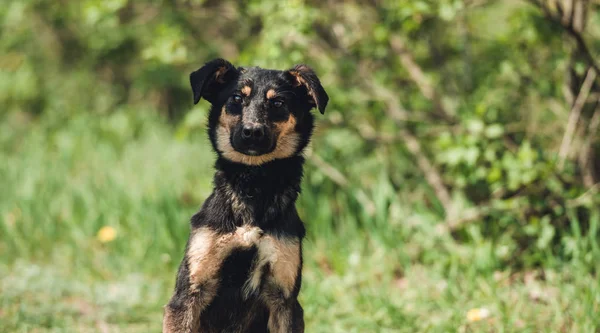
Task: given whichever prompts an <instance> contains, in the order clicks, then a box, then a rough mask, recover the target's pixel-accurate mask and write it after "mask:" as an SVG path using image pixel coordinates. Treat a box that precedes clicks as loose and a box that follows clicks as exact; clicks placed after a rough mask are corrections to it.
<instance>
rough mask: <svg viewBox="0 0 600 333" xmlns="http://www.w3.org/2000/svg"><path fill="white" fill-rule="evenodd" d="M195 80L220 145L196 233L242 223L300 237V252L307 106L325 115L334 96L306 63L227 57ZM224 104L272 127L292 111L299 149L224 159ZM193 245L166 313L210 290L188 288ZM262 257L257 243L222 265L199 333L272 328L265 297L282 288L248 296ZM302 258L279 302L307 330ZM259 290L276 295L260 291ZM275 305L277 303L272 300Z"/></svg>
mask: <svg viewBox="0 0 600 333" xmlns="http://www.w3.org/2000/svg"><path fill="white" fill-rule="evenodd" d="M298 77H300V79H298ZM248 82H251V83H252V94H250V96H248V97H247V98H246V101H245V102H244V104H243V105H237V104H235V103H233V102H232V95H233V94H235V93H236V92H237V91H239V90H240V89H241V88H242V87H243V86H244V85H246V84H247V83H248ZM190 83H191V86H192V90H193V94H194V103H198V101H199V100H200V98H205V99H206V100H207V101H209V102H210V103H211V104H212V107H211V109H210V113H209V120H208V134H209V137H210V140H211V143H212V146H213V148H214V150H215V151H216V152H217V153H218V157H217V161H216V163H215V169H216V173H215V177H214V191H213V193H212V194H211V195H210V196H209V197H208V198H207V199H206V201H205V202H204V204H203V205H202V208H201V209H200V211H199V212H198V213H196V214H195V215H194V216H193V217H192V219H191V228H192V232H193V231H194V230H199V229H200V228H208V229H210V230H213V231H214V232H215V233H216V234H217V235H226V234H231V233H234V232H235V231H236V229H237V228H238V227H240V226H242V225H244V224H245V225H248V224H249V225H252V226H256V227H259V228H260V229H262V231H263V232H264V234H265V235H271V236H274V237H278V238H280V239H297V240H299V241H300V253H301V250H302V247H301V240H302V239H303V238H304V235H305V229H304V224H303V222H302V221H301V219H300V218H299V216H298V213H297V211H296V207H295V202H296V199H297V197H298V195H299V193H300V182H301V180H302V173H303V164H304V158H303V157H302V151H303V149H304V148H305V147H306V145H307V144H308V142H309V140H310V136H311V134H312V131H313V126H314V119H313V116H312V114H311V113H310V112H309V111H310V109H312V108H313V107H317V108H318V109H319V111H321V112H322V113H323V112H324V110H325V107H326V105H327V102H328V97H327V94H326V93H325V90H324V89H323V87H322V86H321V83H320V82H319V79H318V78H317V76H316V74H315V73H314V72H312V70H310V69H309V68H308V67H306V66H304V65H298V66H296V67H294V68H292V69H290V70H288V71H276V70H265V69H261V68H257V67H254V68H237V69H236V68H235V67H234V66H233V65H231V64H230V63H229V62H227V61H225V60H223V59H216V60H213V61H211V62H208V63H207V64H205V65H204V66H203V67H202V68H200V69H199V70H197V71H195V72H193V73H192V74H191V75H190ZM269 89H275V90H277V91H278V93H279V95H278V96H280V97H281V98H282V99H283V100H284V101H285V105H284V106H283V107H280V108H279V109H277V110H275V109H274V107H272V106H270V104H268V101H266V100H265V97H264V94H265V93H266V91H268V90H269ZM265 101H266V102H265ZM232 103H233V104H232ZM224 107H225V109H226V111H225V112H228V113H231V114H234V115H235V114H236V112H237V110H238V109H239V110H240V112H241V110H250V109H252V110H253V111H252V112H255V114H256V115H257V116H256V117H258V118H257V119H260V121H261V122H264V123H265V124H267V125H269V126H275V125H276V124H277V123H278V122H281V121H284V120H285V119H288V117H289V116H293V117H294V118H295V120H296V123H295V127H294V133H296V134H298V136H299V138H298V144H297V146H296V147H295V150H294V151H293V153H292V154H291V155H290V156H286V157H285V158H278V159H274V160H271V161H266V162H264V163H261V164H260V165H248V164H243V163H239V162H236V161H232V160H230V159H228V158H226V157H225V156H223V153H222V152H221V151H220V150H219V147H218V138H217V128H218V127H219V119H220V117H221V116H222V115H221V112H223V111H222V110H223V108H224ZM243 112H246V111H243ZM248 112H250V111H248ZM240 119H241V117H240ZM236 126H237V125H236ZM273 128H275V127H273ZM232 133H234V134H232V137H233V136H234V135H236V134H235V133H236V132H234V131H232ZM231 140H232V141H233V140H234V139H233V138H232V139H231ZM235 200H237V202H238V205H237V206H234V205H233V204H232V202H234V201H235ZM240 203H241V205H240ZM240 207H243V208H242V209H240ZM189 246H190V241H188V245H187V246H186V256H185V257H184V259H183V261H182V263H181V265H180V268H179V272H178V276H177V281H176V287H175V293H174V295H173V297H172V299H171V301H170V302H169V304H168V305H167V306H166V311H167V312H171V314H172V315H173V316H179V315H180V314H182V313H184V312H185V309H186V304H188V303H189V302H190V301H191V300H193V299H194V297H202V293H203V292H204V290H202V286H200V288H199V291H193V290H191V288H190V268H189V262H188V261H189V260H188V259H189V258H188V250H189ZM256 256H257V248H256V247H255V246H253V247H250V248H247V249H236V250H234V251H233V252H232V253H231V254H230V255H229V256H228V257H227V258H226V260H224V261H223V264H222V267H221V269H220V270H219V286H218V290H217V293H216V296H215V297H214V299H212V300H211V301H210V304H209V305H208V306H207V307H206V308H205V309H203V310H202V311H201V313H200V315H199V317H200V318H199V323H200V324H199V331H201V332H268V329H267V325H268V320H269V314H270V311H269V307H268V306H267V304H266V303H265V302H269V301H267V300H268V299H273V297H275V299H277V297H278V295H279V294H278V293H280V292H281V291H279V290H277V289H276V288H275V289H273V286H267V285H265V282H264V281H262V282H261V288H260V291H259V294H252V295H251V296H250V297H249V298H248V299H244V297H243V296H242V288H243V285H244V283H245V282H246V281H247V280H248V278H249V274H250V273H251V269H252V267H253V266H252V263H253V260H256ZM299 263H300V264H299V265H298V267H297V270H298V273H297V278H296V280H295V283H294V287H293V291H292V293H291V297H289V298H285V299H284V298H282V299H281V305H280V306H282V307H284V308H288V307H289V308H290V309H292V310H291V311H292V313H293V315H292V317H291V320H292V322H291V324H290V325H291V326H290V327H289V328H288V329H289V331H290V332H303V331H304V321H303V314H302V313H303V311H302V307H301V306H300V304H299V303H298V301H297V296H298V293H299V291H300V286H301V270H302V260H301V256H300V262H299ZM269 269H271V267H269V266H268V265H267V266H265V267H263V270H264V272H263V277H264V276H267V274H269ZM260 293H270V294H268V295H269V296H265V295H263V296H261V295H260ZM270 306H271V308H273V306H274V305H272V304H271V305H270ZM278 306H279V305H278ZM165 318H166V317H165Z"/></svg>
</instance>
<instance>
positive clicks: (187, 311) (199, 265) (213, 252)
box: [163, 226, 263, 333]
mask: <svg viewBox="0 0 600 333" xmlns="http://www.w3.org/2000/svg"><path fill="white" fill-rule="evenodd" d="M262 234H263V232H262V230H261V229H260V228H258V227H251V226H241V227H238V228H237V229H236V231H235V232H234V233H229V234H224V235H217V234H216V233H215V232H214V231H212V230H210V229H208V228H199V229H196V230H194V231H193V233H192V235H191V237H190V244H189V247H188V250H187V254H186V257H187V260H188V267H189V270H190V276H189V279H190V295H188V296H189V298H188V300H187V302H186V303H185V304H184V309H183V310H182V311H178V312H173V311H171V309H170V308H169V307H168V306H167V307H165V313H164V317H163V332H169V333H175V332H177V333H180V332H189V333H192V332H193V333H195V332H197V331H198V325H199V318H200V314H201V313H202V311H203V310H204V309H205V308H206V307H207V306H208V305H209V304H210V302H212V300H213V299H214V298H215V296H216V292H217V289H218V287H219V283H220V280H219V276H218V274H219V270H220V268H221V265H222V264H223V262H224V261H225V259H226V258H227V257H228V256H229V255H230V254H231V252H232V251H233V250H234V249H236V248H248V247H251V246H253V245H255V244H257V243H258V241H259V239H260V238H261V237H262Z"/></svg>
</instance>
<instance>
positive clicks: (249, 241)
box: [236, 226, 264, 246]
mask: <svg viewBox="0 0 600 333" xmlns="http://www.w3.org/2000/svg"><path fill="white" fill-rule="evenodd" d="M236 233H237V234H238V235H239V237H240V241H241V243H242V245H244V246H252V245H255V244H257V243H258V240H259V239H260V238H261V237H262V235H263V233H264V232H263V231H262V229H261V228H259V227H247V226H242V227H239V228H237V230H236Z"/></svg>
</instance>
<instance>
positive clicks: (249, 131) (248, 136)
mask: <svg viewBox="0 0 600 333" xmlns="http://www.w3.org/2000/svg"><path fill="white" fill-rule="evenodd" d="M264 136H265V125H259V124H252V125H244V128H242V138H243V139H244V140H247V141H254V140H261V139H262V138H263V137H264Z"/></svg>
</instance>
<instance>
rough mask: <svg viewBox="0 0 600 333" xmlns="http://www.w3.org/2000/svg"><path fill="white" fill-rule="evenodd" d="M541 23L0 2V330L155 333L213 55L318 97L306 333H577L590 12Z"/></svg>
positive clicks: (277, 5) (593, 211) (306, 7)
mask: <svg viewBox="0 0 600 333" xmlns="http://www.w3.org/2000/svg"><path fill="white" fill-rule="evenodd" d="M567 2H569V1H566V2H565V3H567ZM552 3H554V2H552V1H537V0H531V1H525V0H523V1H521V0H506V1H485V0H484V1H468V0H439V1H433V0H419V1H387V0H382V1H371V2H369V1H358V0H356V1H345V2H343V3H342V2H335V1H320V2H318V1H299V0H290V1H255V0H252V1H247V2H235V1H214V0H185V1H184V0H176V1H164V2H158V1H132V0H110V1H100V0H86V1H62V0H61V1H54V2H52V1H43V0H21V1H16V0H9V1H8V2H7V3H6V4H4V5H3V6H0V36H1V38H0V50H1V52H0V105H2V109H0V147H1V149H0V161H1V162H0V183H1V184H2V188H3V190H2V191H1V192H0V219H2V220H0V252H1V253H7V254H8V256H6V257H5V256H3V260H2V261H1V262H2V264H0V276H6V278H0V294H1V295H2V296H0V304H2V306H1V307H0V321H2V322H4V321H5V319H6V320H8V319H7V318H13V319H11V320H10V321H8V322H9V323H10V324H9V326H7V327H9V328H8V330H9V331H10V330H14V331H17V330H23V331H28V330H31V329H33V328H39V327H45V328H48V330H51V328H53V327H58V329H68V328H69V327H74V326H73V325H84V327H93V329H94V330H96V329H97V330H99V331H105V330H104V329H103V328H102V325H104V324H105V323H106V322H108V323H109V325H114V326H115V328H123V329H124V330H125V329H126V330H127V331H132V330H133V331H135V330H136V329H139V330H146V329H147V328H148V327H151V328H153V329H154V330H156V328H157V327H159V325H158V322H159V318H158V317H160V309H159V307H160V306H161V305H162V303H164V300H165V299H166V297H167V295H168V293H169V291H170V288H171V284H172V272H174V269H175V267H176V265H177V262H176V260H178V259H177V258H179V257H180V254H181V250H182V248H181V247H182V244H184V243H185V239H186V237H187V231H188V229H187V224H186V223H187V220H188V219H189V216H190V215H191V214H192V213H193V211H194V210H195V209H197V207H198V206H199V204H200V203H201V201H202V200H203V199H204V198H205V197H206V196H207V195H208V193H210V190H211V184H210V180H211V175H212V168H211V164H212V161H213V158H214V156H213V154H212V153H211V152H210V150H209V145H208V143H207V140H206V138H205V130H204V128H205V118H206V111H207V109H208V107H207V103H206V102H202V103H200V104H198V105H197V106H195V107H193V106H192V98H191V93H190V88H189V86H188V85H189V83H188V79H187V74H188V73H189V72H191V71H193V70H195V69H196V68H197V67H199V66H200V65H201V64H202V63H204V62H205V61H208V60H210V59H212V58H215V57H224V58H227V59H228V60H230V61H232V62H233V63H234V64H237V65H259V66H262V67H268V68H286V67H291V66H292V65H293V64H295V63H300V62H304V63H307V64H309V65H311V66H312V67H314V68H315V70H316V71H317V73H319V76H320V78H321V80H322V81H323V83H324V86H325V88H326V89H327V91H328V93H329V95H330V97H331V101H330V105H329V107H328V108H327V111H326V114H325V117H322V116H320V115H318V117H317V119H318V127H317V130H316V133H315V137H314V139H313V144H312V146H311V148H310V150H309V152H307V157H308V165H307V171H306V177H305V180H304V184H303V193H302V196H301V199H300V201H299V203H298V208H299V210H300V213H301V215H302V217H303V219H304V220H306V221H307V224H308V229H309V238H308V240H307V242H308V244H307V246H306V248H307V251H308V253H307V268H306V272H305V275H306V277H307V278H306V283H305V287H304V288H303V295H304V296H303V297H304V302H303V303H304V304H307V306H306V311H307V315H310V316H308V317H309V318H313V319H310V321H309V324H308V325H309V327H310V328H312V330H310V331H315V332H319V331H344V332H347V331H357V332H361V331H376V330H377V329H380V330H381V331H386V329H387V331H390V332H391V331H402V327H403V326H404V327H406V328H405V329H404V330H406V331H438V330H439V331H448V330H450V331H452V330H454V329H455V328H456V327H462V328H463V329H469V328H471V326H469V324H466V323H465V322H464V313H465V312H466V311H467V310H468V308H473V307H476V306H480V305H481V304H477V302H487V306H488V307H490V308H492V314H493V316H494V317H493V318H495V319H494V320H495V321H494V322H488V324H489V325H491V327H493V328H495V329H497V330H509V331H511V330H520V329H525V328H528V329H530V330H532V331H536V330H539V329H542V328H544V329H545V328H546V327H548V325H550V326H552V327H556V328H557V329H558V328H560V329H564V330H573V331H593V330H597V329H598V327H600V323H599V322H598V321H597V319H595V318H594V316H593V313H594V312H597V309H598V304H599V303H600V298H599V297H600V296H599V295H600V292H599V291H598V286H597V282H594V277H595V276H596V274H597V273H598V263H599V262H600V247H599V237H600V230H599V225H598V223H599V220H600V210H598V208H597V207H598V203H599V202H600V195H599V191H598V190H599V189H600V186H599V185H598V183H599V182H600V172H599V171H598V170H600V159H599V157H600V143H599V142H598V135H597V133H598V126H599V125H598V123H600V111H599V110H598V107H597V104H598V101H599V98H598V96H600V84H599V83H600V81H599V79H598V78H597V77H598V76H600V72H598V65H597V60H596V59H600V58H599V57H597V56H596V54H600V24H598V23H599V21H600V10H599V9H600V7H599V4H598V3H597V2H594V1H591V2H580V1H571V2H570V3H572V4H574V6H575V5H578V4H579V5H581V6H586V7H585V10H583V11H580V12H577V13H578V14H573V15H572V16H571V17H570V18H569V19H568V20H565V19H564V17H566V16H561V15H563V13H564V11H565V10H566V9H565V8H562V7H557V6H556V5H552ZM561 6H562V5H561ZM594 73H595V74H594ZM590 78H591V79H590ZM586 81H587V82H588V83H587V84H586ZM578 100H580V103H579V104H578V102H577V101H578ZM573 124H574V125H573ZM570 126H571V128H572V130H569V128H570ZM106 226H110V227H112V228H114V229H115V231H116V238H115V239H114V240H112V241H110V242H107V243H103V242H100V241H99V240H98V239H96V234H97V233H98V231H99V230H101V229H102V228H103V227H106ZM4 258H6V259H4ZM48 263H52V265H48ZM48 266H52V267H48ZM165 266H166V267H168V269H165ZM563 267H569V269H570V270H571V271H572V272H571V273H569V272H566V271H563ZM61 270H62V272H61ZM156 272H159V273H158V274H155V273H156ZM532 272H538V273H532ZM539 272H541V273H539ZM38 274H44V275H46V274H47V275H48V276H49V279H48V281H46V282H44V281H39V279H37V278H36V276H37V275H38ZM137 274H139V275H137ZM532 276H534V277H532ZM21 278H22V279H25V280H26V281H31V284H30V285H29V284H19V283H17V282H15V281H17V280H19V279H21ZM61 279H71V280H67V281H72V282H73V284H74V285H75V287H74V288H75V289H71V288H70V287H71V283H69V282H67V283H64V281H63V282H61ZM82 281H90V284H89V285H86V283H84V282H82ZM421 282H422V285H420V284H419V283H421ZM44 283H46V284H44ZM407 283H408V285H409V287H406V284H407ZM439 285H442V287H439ZM558 285H560V286H561V287H555V286H558ZM115 286H116V287H115ZM13 287H14V289H13ZM54 287H56V293H53V292H39V295H40V296H39V297H36V294H35V293H37V292H38V291H36V290H37V289H35V288H39V289H40V290H42V289H44V290H45V289H53V288H54ZM513 287H514V288H515V289H516V290H518V293H517V294H516V296H515V294H513V293H512V292H511V288H513ZM31 288H33V289H31ZM111 288H113V289H114V288H116V290H119V288H126V289H128V288H132V290H136V291H135V292H136V293H137V294H136V295H137V296H135V295H134V296H131V297H126V296H123V294H119V292H118V291H115V292H114V293H113V294H110V293H109V294H108V295H104V294H106V292H105V291H106V290H110V289H111ZM532 288H533V289H535V290H537V291H539V293H541V295H542V296H539V295H538V294H539V293H538V294H536V295H537V296H536V295H534V296H535V297H534V296H532V294H531V293H532V291H531V290H532ZM583 289H585V290H586V291H585V292H584V291H583ZM348 290H352V291H350V292H348ZM415 290H417V291H418V293H415V292H414V291H415ZM494 292H498V295H494ZM104 296H106V297H104ZM515 297H516V298H517V300H515V299H514V298H515ZM44 298H48V299H49V300H50V301H51V302H53V303H54V302H55V303H57V304H59V306H58V308H57V309H56V310H57V311H59V312H60V313H61V314H63V316H64V318H63V319H61V320H56V321H55V320H54V319H52V318H53V316H52V315H51V314H52V311H54V310H53V309H52V308H47V307H41V310H39V311H37V312H36V310H35V308H36V307H38V306H39V305H40V304H43V303H44V301H43V299H44ZM19 299H22V300H24V304H25V305H23V306H22V307H19V306H16V305H15V304H16V300H19ZM82 299H83V300H85V302H84V303H85V304H82V303H81V302H83V301H81V300H82ZM90 299H91V300H92V301H90ZM123 299H129V302H124V303H123V302H120V300H123ZM432 299H435V301H434V302H432V301H431V300H432ZM540 299H541V300H540ZM576 299H578V300H582V301H581V302H580V303H578V304H573V301H574V300H576ZM532 300H533V301H532ZM73 302H75V303H73ZM531 302H535V304H534V305H531V304H530V303H531ZM341 303H344V304H343V306H340V305H341ZM513 303H514V304H513ZM334 305H335V307H334ZM484 305H485V304H484ZM513 305H516V307H513ZM111 306H114V309H113V310H111V309H109V308H110V307H111ZM337 306H339V307H337ZM452 307H455V308H454V309H449V308H452ZM527 307H531V309H528V310H524V308H527ZM82 309H83V310H82ZM86 309H87V310H86ZM90 309H91V310H90ZM323 309H328V310H327V311H323ZM565 309H566V310H565ZM562 310H565V311H564V313H563V311H562ZM86 311H87V312H86ZM73 312H76V313H82V314H83V315H84V317H85V318H86V319H85V320H89V322H81V321H78V320H76V319H75V316H74V315H72V313H73ZM521 312H522V313H521ZM69 313H71V315H69ZM92 313H94V314H92ZM538 313H542V314H543V315H542V316H540V318H537V314H538ZM428 315H430V316H429V317H427V316H428ZM358 317H360V318H358ZM157 318H158V319H157ZM331 318H334V319H335V321H332V320H331ZM111 327H112V326H111ZM125 327H127V328H125ZM561 327H562V328H561ZM475 329H477V327H475Z"/></svg>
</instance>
